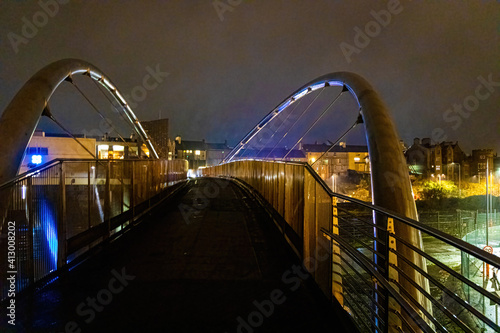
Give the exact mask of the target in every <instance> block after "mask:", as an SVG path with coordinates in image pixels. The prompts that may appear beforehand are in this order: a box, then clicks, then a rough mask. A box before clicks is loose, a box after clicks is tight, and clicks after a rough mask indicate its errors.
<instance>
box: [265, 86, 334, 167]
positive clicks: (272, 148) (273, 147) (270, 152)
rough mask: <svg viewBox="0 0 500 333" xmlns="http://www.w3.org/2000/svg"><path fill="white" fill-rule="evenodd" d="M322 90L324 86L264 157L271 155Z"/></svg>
mask: <svg viewBox="0 0 500 333" xmlns="http://www.w3.org/2000/svg"><path fill="white" fill-rule="evenodd" d="M323 90H325V88H323V89H321V90H320V91H319V93H318V94H317V95H316V97H314V99H313V100H312V101H311V103H309V105H308V106H307V107H306V108H305V109H304V111H302V113H301V114H300V116H299V117H298V118H297V119H295V121H294V122H293V124H292V126H290V128H289V129H288V131H287V132H286V133H285V134H284V135H283V136H282V137H281V139H280V140H279V141H278V142H277V143H276V144H275V145H274V147H273V148H272V149H271V151H270V152H269V153H268V154H267V156H266V157H265V158H268V157H269V155H271V153H272V152H273V151H274V150H275V149H276V147H277V146H278V145H279V144H280V143H281V141H283V139H284V138H285V137H286V136H287V135H288V133H289V132H290V131H291V130H292V128H293V127H294V126H295V124H297V122H298V121H299V120H300V119H301V118H302V116H303V115H304V114H306V112H307V111H308V110H309V108H310V107H311V106H312V105H313V104H314V102H316V100H317V99H318V98H319V96H320V95H321V93H323Z"/></svg>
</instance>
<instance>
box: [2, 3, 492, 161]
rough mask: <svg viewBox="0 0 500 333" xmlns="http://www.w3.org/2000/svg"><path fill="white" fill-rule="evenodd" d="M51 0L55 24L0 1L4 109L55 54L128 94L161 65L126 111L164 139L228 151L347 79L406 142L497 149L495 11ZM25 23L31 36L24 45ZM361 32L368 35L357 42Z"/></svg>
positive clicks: (66, 108)
mask: <svg viewBox="0 0 500 333" xmlns="http://www.w3.org/2000/svg"><path fill="white" fill-rule="evenodd" d="M60 1H61V2H65V3H64V4H58V8H57V13H55V11H56V10H55V9H56V7H55V6H54V5H53V4H54V3H55V0H42V2H41V3H47V4H51V5H50V6H48V7H47V8H48V10H49V11H52V13H51V16H53V17H51V16H49V15H46V14H41V15H40V13H38V12H40V11H43V8H42V7H43V6H41V5H40V4H39V2H38V1H13V0H1V2H0V22H1V25H0V112H3V110H4V109H5V107H6V106H7V105H8V103H9V102H10V100H11V99H12V98H13V96H14V95H15V93H16V92H17V91H18V90H19V89H20V88H21V86H22V85H23V84H24V82H26V81H27V80H28V79H29V78H30V77H31V76H32V75H33V74H34V73H35V72H36V71H38V70H39V69H41V68H42V67H44V66H46V65H48V64H49V63H51V62H54V61H56V60H59V59H62V58H80V59H83V60H86V61H88V62H90V63H92V64H94V65H95V66H97V67H98V68H100V69H101V70H102V71H103V72H104V73H106V74H107V75H108V76H109V77H110V78H111V79H112V80H113V81H114V83H115V84H116V85H117V86H118V88H119V89H120V91H122V92H123V93H124V94H126V95H130V92H131V91H133V89H134V88H135V87H137V86H141V85H142V84H143V79H144V77H145V75H147V74H148V68H149V70H153V69H155V68H158V69H159V70H160V71H161V72H162V73H164V74H162V75H163V76H162V82H161V83H159V84H158V86H157V87H156V88H155V89H153V90H150V91H148V92H147V96H146V97H145V98H144V100H141V101H138V102H137V103H136V104H137V106H136V107H135V108H134V111H135V112H136V114H137V115H138V117H139V119H141V120H152V119H157V118H158V117H159V115H161V117H167V118H169V119H170V131H171V137H174V136H175V135H176V134H181V135H182V137H183V138H185V139H191V140H199V139H203V138H204V139H207V140H208V141H223V140H224V139H227V140H228V141H229V143H230V144H236V143H237V142H238V141H239V139H241V137H242V136H243V135H244V134H246V132H248V131H249V130H250V129H251V128H252V127H253V126H254V125H255V124H256V123H257V122H258V121H259V120H260V119H261V118H262V117H263V116H264V115H266V114H267V113H268V112H269V111H270V110H271V109H272V108H273V107H275V106H276V105H277V104H278V103H280V102H281V101H282V100H283V99H284V98H286V97H287V96H288V95H289V94H290V93H292V92H293V91H294V90H295V89H297V88H299V87H300V86H302V85H303V84H305V83H306V82H308V81H310V80H312V79H314V78H316V77H318V76H320V75H323V74H326V73H330V72H336V71H351V72H355V73H358V74H360V75H362V76H364V77H365V78H366V79H367V80H368V81H369V82H370V83H371V84H372V85H373V86H374V87H375V89H376V90H377V91H378V92H379V93H380V95H381V96H382V98H383V99H384V101H385V102H386V104H387V105H388V107H389V109H390V112H391V114H392V117H393V119H394V122H395V124H396V127H397V130H398V132H399V134H400V136H401V138H402V139H404V140H405V141H406V142H407V143H411V142H412V141H413V138H414V137H431V136H432V132H433V131H434V130H435V129H436V128H441V129H442V132H441V133H442V134H441V135H439V136H438V137H439V138H443V136H446V139H447V140H452V141H455V140H458V141H459V142H460V144H461V146H462V147H463V148H464V150H465V151H466V152H468V153H470V150H471V149H474V148H494V149H496V150H497V151H500V135H499V133H500V118H499V117H498V116H497V115H498V111H499V109H498V108H499V102H500V47H499V45H500V44H499V33H500V2H498V1H447V2H444V1H442V2H439V3H437V2H436V1H423V2H420V1H407V0H402V1H400V2H399V5H398V1H347V0H346V1H333V0H330V1H326V0H325V1H319V0H316V1H304V0H302V1H295V0H294V1H292V0H287V1H284V0H283V1H279V0H266V1H256V0H253V1H238V0H220V1H213V0H206V1H195V0H184V1H180V0H177V1H76V0H69V1H68V0H64V1H63V0H60ZM216 7H217V8H216ZM37 13H38V14H37ZM377 13H378V14H377ZM385 13H390V17H388V16H387V15H384V14H385ZM44 17H45V18H47V19H46V20H44ZM376 17H378V19H379V20H380V22H381V23H377V21H376ZM34 19H35V20H36V19H38V23H39V25H40V27H37V28H36V29H37V30H38V31H36V32H35V33H32V34H31V35H30V34H28V35H29V37H28V38H26V37H25V36H23V25H26V24H27V23H26V22H28V23H30V24H31V23H32V22H33V21H34ZM365 28H368V29H370V28H371V29H374V30H371V32H370V34H371V35H372V37H370V36H368V37H367V38H368V40H366V39H364V40H361V39H362V38H361V39H360V38H359V36H358V39H357V40H355V36H356V34H358V33H359V31H362V32H363V31H365ZM25 30H26V29H25ZM25 33H26V31H25ZM14 36H17V37H15V38H14ZM16 38H17V39H16ZM13 40H17V41H18V42H17V43H16V42H13ZM19 40H22V41H23V42H19ZM356 41H357V44H356ZM343 48H344V50H343ZM354 48H356V51H353V50H354ZM349 52H351V54H349ZM166 73H168V75H167V74H166ZM483 81H490V82H492V83H491V84H489V85H488V84H487V87H486V86H484V83H483ZM480 85H481V87H479V88H478V86H480ZM82 87H85V88H88V89H91V88H92V86H89V87H86V86H85V84H84V83H82ZM89 95H90V96H94V95H95V96H98V95H97V93H96V92H91V90H89ZM96 99H98V97H96ZM132 102H134V101H132ZM463 103H465V104H466V105H465V107H463V106H462V107H461V108H462V111H458V108H455V110H454V104H458V105H462V104H463ZM103 105H104V104H103ZM51 107H52V110H53V112H54V114H55V115H56V116H57V117H59V118H60V119H62V120H63V121H64V123H65V124H66V125H67V127H68V128H70V130H71V131H72V132H74V133H81V132H82V131H84V130H85V131H89V132H90V131H91V130H92V129H96V128H99V125H98V123H99V121H98V119H96V118H95V117H94V116H92V113H91V112H92V111H91V109H90V108H89V106H88V105H86V104H85V101H84V100H83V99H82V98H81V96H79V95H78V93H77V92H76V91H75V89H73V88H72V87H62V88H61V89H60V90H59V91H58V92H57V94H56V95H55V96H54V101H51ZM103 108H105V106H103ZM448 110H449V111H448ZM348 125H350V124H348ZM348 125H347V123H346V126H348ZM117 126H119V125H117ZM40 127H41V128H43V129H46V130H47V131H52V130H53V129H54V128H53V127H52V125H50V124H49V123H48V122H46V121H43V122H41V124H40ZM337 127H338V126H336V125H335V124H333V125H332V128H337ZM338 128H339V130H340V127H338ZM327 136H328V135H327ZM330 137H331V138H332V139H335V135H331V136H330ZM318 138H319V139H320V140H323V137H321V138H320V137H319V135H318Z"/></svg>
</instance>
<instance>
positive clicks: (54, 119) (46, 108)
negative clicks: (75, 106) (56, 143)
mask: <svg viewBox="0 0 500 333" xmlns="http://www.w3.org/2000/svg"><path fill="white" fill-rule="evenodd" d="M42 115H43V116H46V117H48V118H49V119H51V120H52V121H53V122H54V123H56V125H57V126H59V127H60V128H61V129H62V130H63V131H64V132H66V134H68V135H69V136H70V137H71V138H73V140H75V141H76V142H77V143H78V144H79V145H80V146H82V148H83V149H85V151H86V152H87V153H89V154H90V156H92V157H93V158H94V159H97V158H96V156H95V155H94V154H93V153H92V152H91V151H90V150H88V149H87V147H85V146H84V145H83V144H82V143H81V142H80V141H78V139H77V138H76V137H75V136H74V135H73V134H71V132H70V131H69V130H67V129H66V128H65V127H64V126H63V125H62V124H61V123H60V122H59V121H57V119H56V118H55V117H54V116H53V115H52V113H51V112H50V110H49V105H48V104H47V105H46V106H45V109H44V110H43V113H42Z"/></svg>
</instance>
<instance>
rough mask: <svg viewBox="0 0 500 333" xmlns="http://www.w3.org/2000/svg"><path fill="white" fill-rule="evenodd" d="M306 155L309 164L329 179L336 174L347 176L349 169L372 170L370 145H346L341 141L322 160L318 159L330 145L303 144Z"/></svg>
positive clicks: (322, 176) (362, 171)
mask: <svg viewBox="0 0 500 333" xmlns="http://www.w3.org/2000/svg"><path fill="white" fill-rule="evenodd" d="M300 148H301V149H302V150H303V151H304V153H305V156H306V160H307V161H308V162H309V164H311V165H313V168H314V169H315V170H316V172H317V173H318V174H319V175H320V176H321V178H323V179H328V178H330V177H332V176H333V175H334V174H335V175H339V176H346V175H347V174H348V170H353V171H356V172H358V173H369V172H370V159H369V155H368V147H367V146H362V145H346V144H345V142H341V143H340V144H339V145H337V146H335V147H333V148H332V149H331V150H330V151H329V152H328V153H326V154H325V155H324V156H323V158H322V159H321V161H317V160H318V159H319V158H320V157H321V156H322V155H323V153H324V152H326V151H327V150H328V149H330V145H327V144H325V143H322V144H318V143H315V144H303V145H301V147H300Z"/></svg>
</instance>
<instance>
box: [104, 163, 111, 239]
mask: <svg viewBox="0 0 500 333" xmlns="http://www.w3.org/2000/svg"><path fill="white" fill-rule="evenodd" d="M110 166H111V162H110V161H109V160H108V162H107V163H106V185H105V190H104V223H106V226H105V228H106V230H105V235H104V239H106V238H109V236H110V231H111V230H110V227H111V226H110V218H111V184H110Z"/></svg>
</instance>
